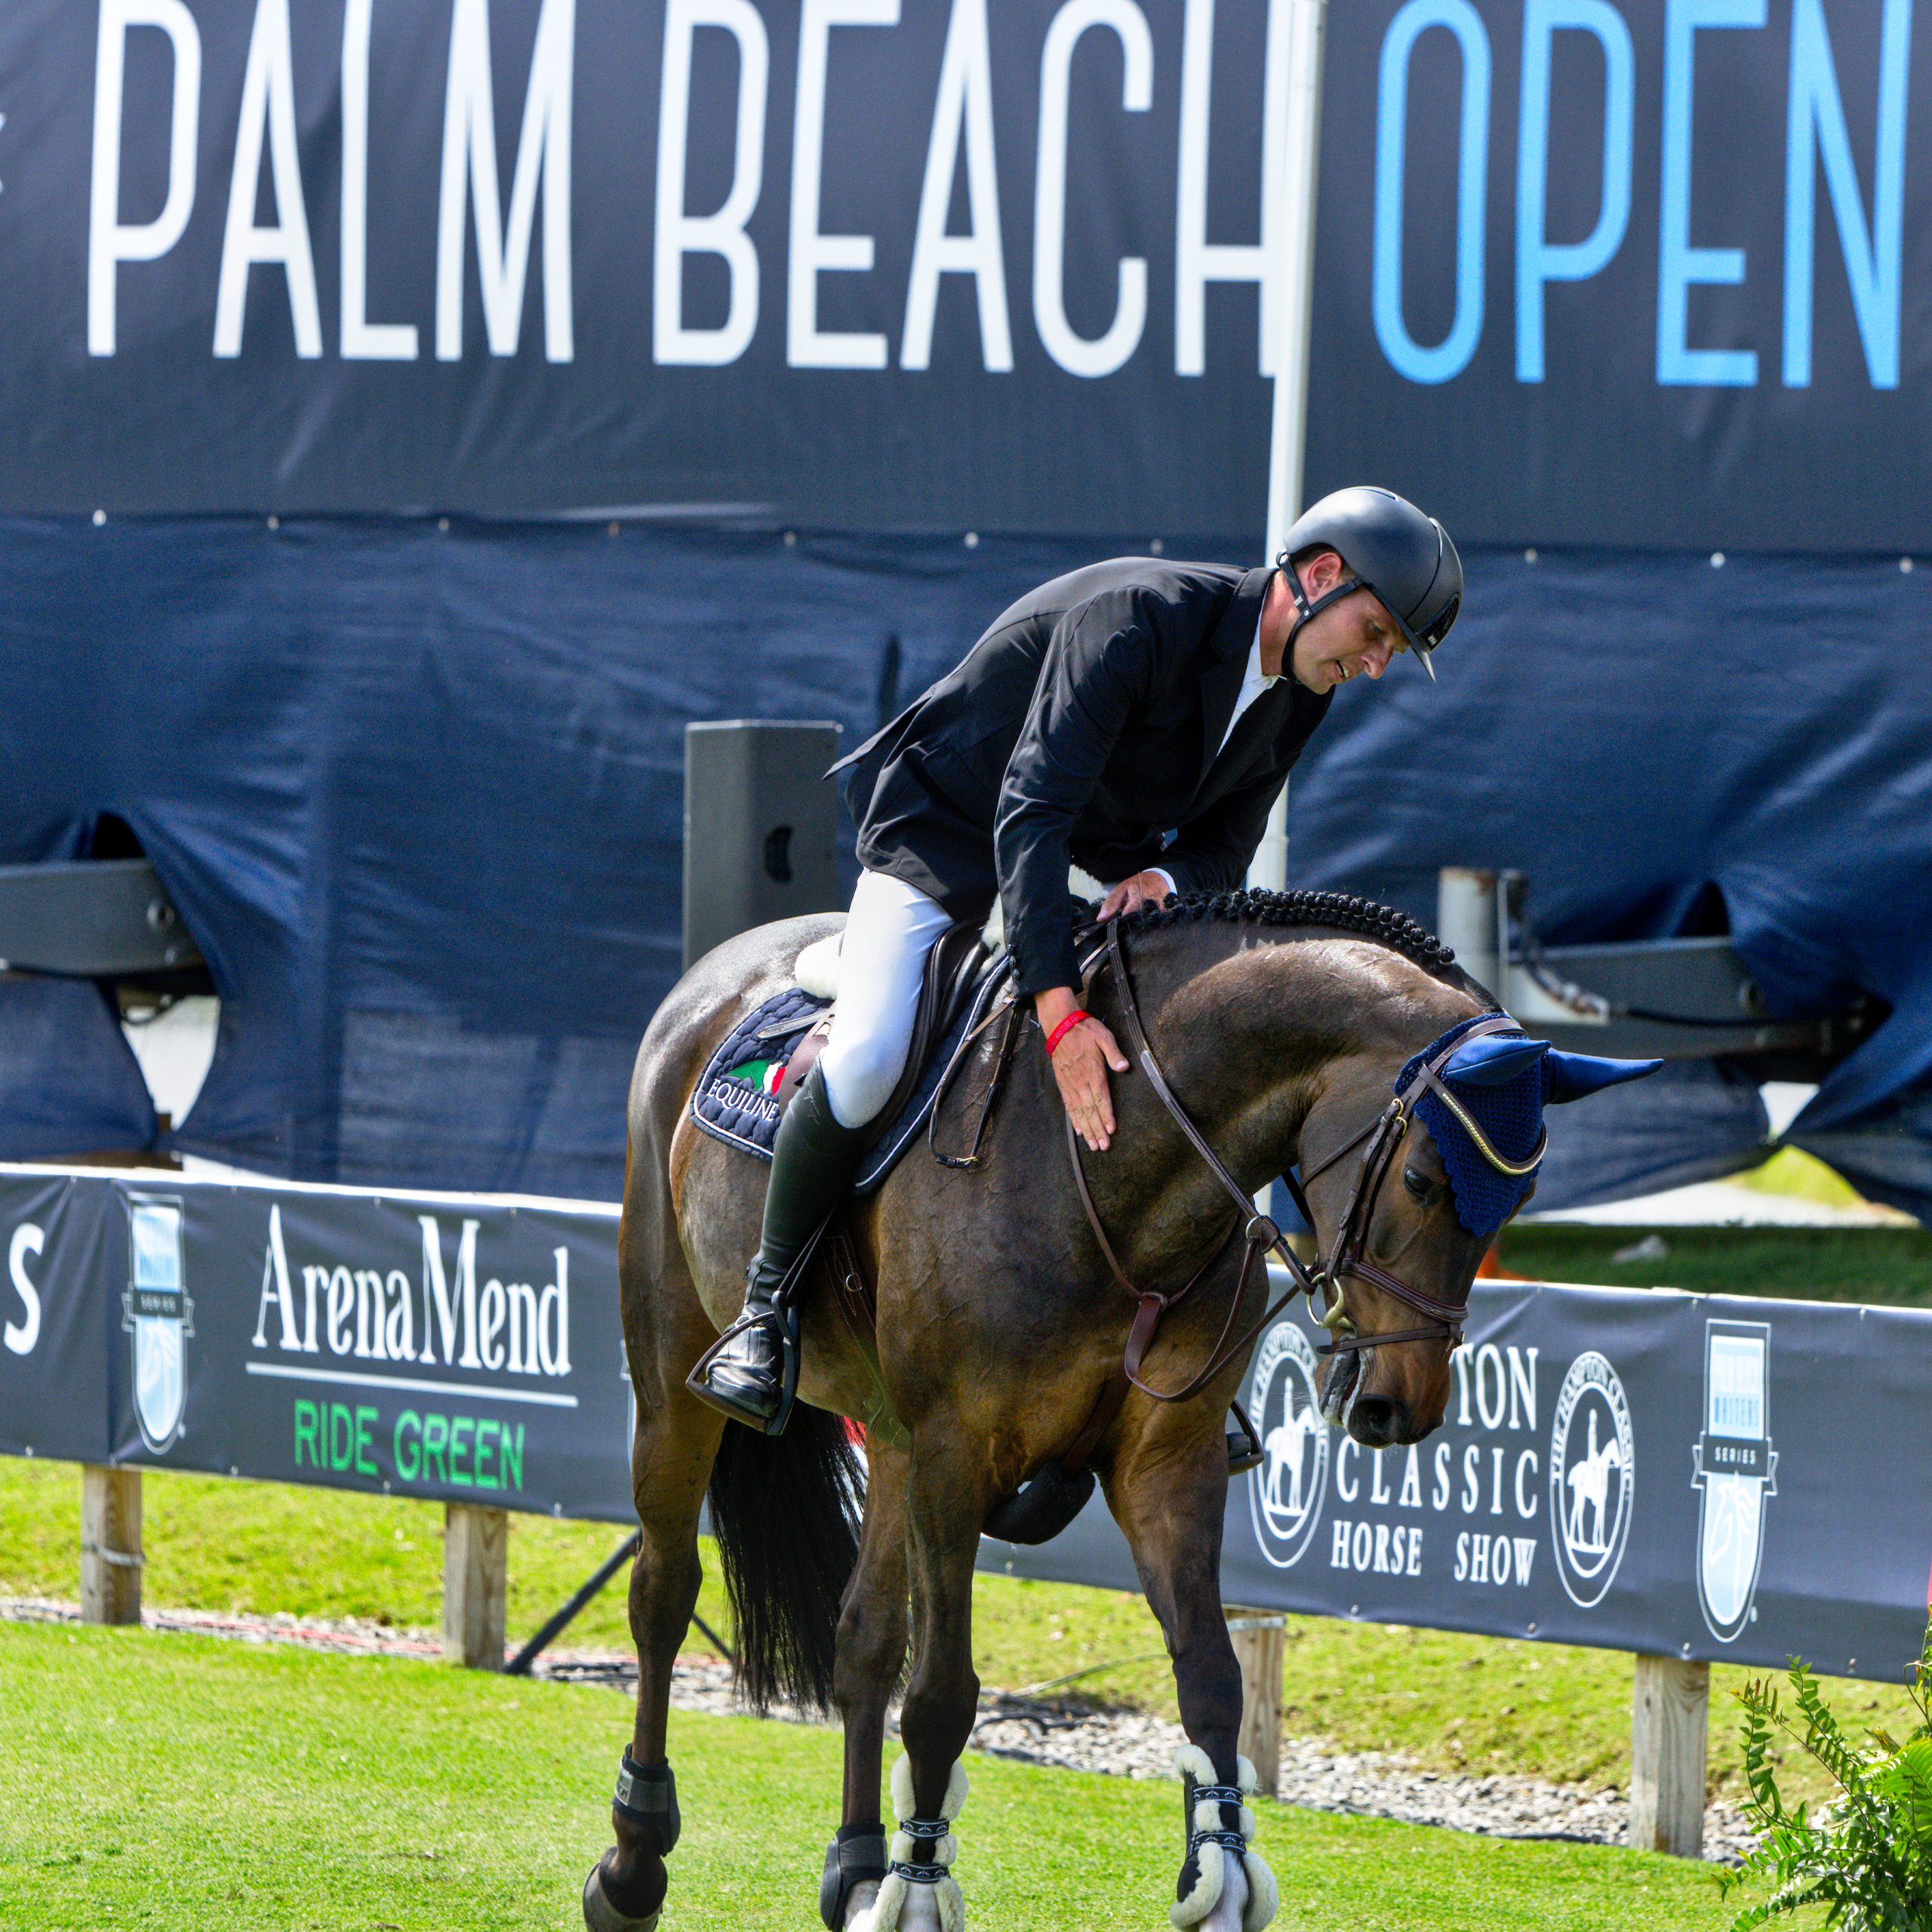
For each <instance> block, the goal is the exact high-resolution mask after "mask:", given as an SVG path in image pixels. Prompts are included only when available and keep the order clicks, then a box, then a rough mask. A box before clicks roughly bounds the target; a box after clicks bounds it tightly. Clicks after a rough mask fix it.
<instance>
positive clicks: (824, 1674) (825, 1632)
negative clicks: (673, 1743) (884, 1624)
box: [711, 1402, 865, 1711]
mask: <svg viewBox="0 0 1932 1932" xmlns="http://www.w3.org/2000/svg"><path fill="white" fill-rule="evenodd" d="M864 1497H865V1470H864V1466H863V1464H862V1463H860V1460H859V1455H858V1451H857V1449H856V1448H855V1447H854V1446H853V1443H852V1441H851V1438H850V1436H849V1435H848V1434H847V1433H846V1427H845V1423H844V1419H843V1418H842V1417H838V1416H835V1415H829V1414H827V1413H826V1411H824V1410H823V1409H815V1408H812V1407H808V1405H807V1404H804V1403H803V1402H801V1403H799V1404H798V1406H797V1407H795V1409H793V1411H792V1418H791V1421H790V1423H789V1425H788V1426H787V1427H786V1431H785V1432H784V1434H783V1435H777V1436H771V1435H758V1434H757V1433H756V1432H754V1431H752V1430H751V1429H746V1428H745V1427H743V1426H742V1425H740V1423H735V1422H734V1423H726V1425H725V1426H724V1440H723V1441H721V1443H720V1444H718V1460H716V1462H715V1463H713V1464H712V1471H711V1527H712V1531H713V1532H714V1533H715V1535H716V1536H717V1538H718V1555H719V1556H720V1558H721V1559H722V1561H723V1564H724V1587H725V1589H726V1591H727V1592H728V1593H729V1595H730V1596H731V1614H732V1616H733V1617H734V1620H735V1621H736V1623H737V1644H738V1687H739V1689H740V1691H741V1692H742V1693H743V1695H744V1697H746V1700H748V1701H749V1703H751V1705H752V1707H753V1708H754V1709H757V1710H760V1711H762V1710H764V1709H765V1708H766V1707H767V1706H768V1705H770V1704H771V1703H773V1702H774V1700H780V1701H783V1702H784V1703H791V1704H795V1705H798V1706H801V1708H804V1709H809V1710H817V1711H825V1710H828V1709H829V1708H830V1706H831V1703H832V1664H833V1662H834V1660H835V1656H836V1654H837V1649H838V1612H839V1607H840V1605H841V1602H842V1601H843V1600H844V1595H845V1586H847V1584H848V1583H850V1582H851V1580H852V1571H853V1570H854V1567H855V1566H856V1565H857V1562H858V1558H859V1520H860V1514H861V1512H862V1510H863V1504H864Z"/></svg>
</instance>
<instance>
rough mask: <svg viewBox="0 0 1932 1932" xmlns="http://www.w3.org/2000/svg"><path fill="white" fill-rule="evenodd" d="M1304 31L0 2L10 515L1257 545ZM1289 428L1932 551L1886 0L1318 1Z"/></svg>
mask: <svg viewBox="0 0 1932 1932" xmlns="http://www.w3.org/2000/svg"><path fill="white" fill-rule="evenodd" d="M1304 4H1307V0H1140V4H1137V0H1001V4H1000V5H998V6H994V5H990V4H989V0H758V4H755V5H754V4H753V0H661V4H660V3H659V0H653V4H651V5H639V4H637V0H383V4H382V5H380V6H377V5H375V4H374V0H308V4H304V5H301V6H299V7H291V5H290V0H251V4H249V5H241V4H238V0H96V4H93V5H79V4H76V3H75V0H11V4H10V5H8V7H7V8H5V10H4V11H0V115H4V116H5V124H4V127H0V182H4V186H5V196H4V199H0V446H4V447H5V449H6V451H7V452H8V455H7V459H6V461H5V463H4V465H0V511H14V512H91V511H92V510H94V509H97V508H104V509H107V510H109V512H118V511H157V510H174V511H186V512H204V511H209V510H223V509H232V510H251V511H257V512H288V511H295V510H312V511H323V512H358V511H372V510H398V509H425V508H428V509H474V510H480V511H484V512H492V513H495V512H526V513H527V512H609V511H616V510H627V511H646V510H651V511H661V512H672V511H675V512H683V513H687V514H700V515H712V516H716V515H723V514H730V513H751V514H755V515H764V516H770V517H774V518H783V519H785V520H786V521H800V522H804V523H807V524H809V525H814V526H816V527H818V528H826V527H833V528H866V529H872V530H886V529H900V530H903V529H926V530H932V529H953V530H958V529H962V528H974V529H977V530H1002V531H1026V532H1033V533H1038V532H1059V533H1063V534H1085V533H1100V532H1108V533H1113V534H1118V533H1120V532H1122V531H1144V532H1146V533H1147V534H1149V535H1152V534H1156V533H1159V534H1165V535H1167V536H1168V537H1174V536H1176V535H1177V534H1186V533H1201V532H1206V531H1222V532H1229V531H1254V532H1256V533H1257V534H1258V532H1259V530H1260V524H1261V521H1262V515H1263V497H1264V494H1265V460H1264V459H1265V448H1266V423H1267V416H1268V408H1269V384H1268V383H1267V382H1266V380H1264V378H1265V377H1266V376H1267V375H1269V374H1271V373H1272V368H1271V361H1272V343H1273V341H1274V339H1275V337H1274V325H1275V322H1276V321H1278V317H1277V316H1276V315H1275V300H1276V298H1277V296H1278V292H1279V288H1278V278H1277V274H1276V271H1277V270H1278V268H1279V266H1280V265H1281V262H1282V260H1283V259H1284V252H1285V251H1284V248H1282V246H1281V237H1282V235H1283V233H1284V223H1285V220H1286V218H1287V210H1286V207H1285V195H1286V188H1285V171H1284V162H1283V156H1284V153H1285V151H1286V117H1287V100H1288V87H1287V46H1288V38H1289V34H1288V20H1289V17H1290V14H1291V11H1292V10H1293V9H1294V7H1295V6H1297V5H1304ZM1329 11H1330V14H1331V20H1330V28H1329V38H1330V45H1329V54H1328V63H1327V90H1326V100H1325V106H1324V140H1323V151H1322V156H1321V211H1320V220H1319V241H1318V258H1317V269H1318V287H1317V293H1316V298H1315V354H1314V368H1313V377H1312V398H1311V420H1310V430H1309V475H1310V481H1311V483H1312V485H1313V487H1315V488H1323V487H1327V486H1329V485H1334V484H1336V483H1337V482H1341V481H1356V480H1359V479H1360V478H1363V477H1365V476H1374V477H1375V478H1377V479H1379V480H1382V481H1387V482H1389V483H1392V484H1393V485H1396V486H1397V487H1398V488H1404V489H1406V490H1407V491H1409V492H1410V493H1411V494H1414V495H1415V496H1417V497H1419V498H1420V499H1422V500H1425V501H1426V502H1427V503H1429V505H1430V506H1432V508H1435V509H1438V510H1439V511H1440V512H1441V514H1442V515H1444V517H1445V518H1447V520H1448V521H1449V522H1450V523H1451V526H1452V528H1454V530H1455V531H1456V532H1457V535H1458V536H1459V537H1462V538H1463V539H1465V540H1474V541H1491V542H1502V543H1517V544H1524V543H1538V542H1541V543H1557V542H1579V543H1604V542H1611V543H1626V544H1640V545H1661V546H1684V545H1694V546H1700V547H1703V548H1709V547H1711V546H1713V545H1730V546H1734V547H1736V548H1740V549H1742V548H1745V547H1749V546H1758V547H1798V548H1803V549H1812V550H1817V549H1830V548H1848V549H1891V550H1893V551H1894V552H1900V551H1909V550H1911V549H1914V548H1927V549H1932V454H1928V452H1932V434H1928V431H1932V415H1928V408H1932V383H1928V377H1932V325H1928V317H1927V312H1926V309H1925V305H1924V303H1923V302H1922V301H1915V303H1912V304H1909V305H1908V304H1906V303H1905V302H1904V300H1903V297H1904V293H1905V291H1906V290H1908V289H1918V288H1922V287H1924V285H1925V284H1926V281H1927V273H1928V272H1932V205H1928V203H1929V202H1932V158H1928V156H1932V146H1928V143H1927V139H1926V137H1924V136H1923V134H1922V132H1921V131H1922V130H1923V129H1924V128H1925V127H1926V125H1927V103H1926V102H1925V101H1924V100H1923V99H1922V98H1918V99H1916V100H1915V97H1922V96H1923V94H1924V91H1925V87H1926V85H1927V74H1928V71H1929V70H1928V63H1927V57H1926V56H1925V55H1924V54H1923V53H1922V52H1915V48H1914V45H1913V42H1912V0H1869V4H1868V5H1863V6H1860V7H1849V6H1844V5H1835V6H1832V7H1829V8H1828V7H1827V6H1826V4H1825V0H1789V4H1787V0H1778V4H1777V5H1776V6H1775V7H1774V6H1772V5H1770V4H1769V0H1347V4H1346V5H1335V6H1334V7H1332V8H1330V9H1329Z"/></svg>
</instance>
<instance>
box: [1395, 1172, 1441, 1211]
mask: <svg viewBox="0 0 1932 1932" xmlns="http://www.w3.org/2000/svg"><path fill="white" fill-rule="evenodd" d="M1402 1185H1403V1186H1404V1187H1406V1188H1407V1189H1408V1190H1409V1192H1410V1194H1411V1196H1412V1197H1413V1198H1414V1199H1416V1200H1417V1201H1420V1202H1421V1203H1422V1204H1423V1206H1424V1207H1427V1206H1428V1205H1429V1203H1430V1202H1431V1201H1433V1200H1434V1199H1435V1197H1436V1196H1437V1195H1438V1194H1440V1193H1441V1192H1442V1186H1441V1183H1440V1182H1439V1181H1435V1180H1431V1179H1430V1178H1429V1176H1428V1175H1427V1174H1420V1173H1418V1172H1417V1171H1416V1169H1414V1168H1404V1169H1403V1170H1402Z"/></svg>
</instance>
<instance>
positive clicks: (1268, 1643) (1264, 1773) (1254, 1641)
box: [1228, 1611, 1287, 1798]
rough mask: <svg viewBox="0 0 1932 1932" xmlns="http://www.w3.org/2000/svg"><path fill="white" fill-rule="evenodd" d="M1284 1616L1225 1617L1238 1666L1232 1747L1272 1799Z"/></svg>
mask: <svg viewBox="0 0 1932 1932" xmlns="http://www.w3.org/2000/svg"><path fill="white" fill-rule="evenodd" d="M1228 1629H1229V1633H1230V1635H1232V1638H1233V1640H1234V1647H1235V1657H1236V1658H1237V1659H1238V1660H1239V1662H1240V1664H1241V1734H1240V1736H1239V1737H1238V1738H1237V1739H1236V1740H1235V1749H1236V1750H1237V1751H1238V1752H1240V1753H1241V1755H1242V1756H1243V1757H1244V1758H1247V1760H1248V1761H1249V1762H1250V1763H1251V1764H1253V1765H1254V1774H1255V1776H1256V1777H1257V1779H1258V1780H1260V1786H1261V1790H1262V1793H1263V1795H1264V1796H1265V1797H1268V1798H1272V1797H1273V1796H1274V1795H1275V1786H1276V1785H1277V1784H1278V1782H1279V1781H1280V1779H1281V1670H1282V1666H1283V1664H1284V1661H1285V1659H1286V1654H1287V1619H1286V1618H1285V1617H1281V1616H1279V1615H1271V1614H1268V1613H1267V1612H1265V1611H1247V1612H1243V1613H1241V1614H1238V1615H1236V1616H1233V1617H1229V1619H1228Z"/></svg>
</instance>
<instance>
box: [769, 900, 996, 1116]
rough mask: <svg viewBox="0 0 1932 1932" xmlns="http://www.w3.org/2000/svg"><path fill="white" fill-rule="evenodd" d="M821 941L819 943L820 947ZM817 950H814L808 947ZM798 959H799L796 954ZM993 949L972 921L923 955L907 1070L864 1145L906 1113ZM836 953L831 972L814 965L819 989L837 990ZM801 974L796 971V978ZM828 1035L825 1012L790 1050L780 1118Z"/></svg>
mask: <svg viewBox="0 0 1932 1932" xmlns="http://www.w3.org/2000/svg"><path fill="white" fill-rule="evenodd" d="M820 944H823V941H821V942H820ZM816 950H817V949H816V948H810V949H808V951H816ZM800 957H801V961H802V960H803V958H804V955H800ZM992 958H993V955H992V949H991V948H990V947H989V946H988V945H987V944H986V941H985V940H983V939H982V938H981V937H980V928H979V926H978V924H977V923H975V922H974V921H970V920H967V921H961V922H960V923H959V924H956V925H952V926H949V927H947V928H946V931H944V932H943V933H942V934H940V937H939V942H938V943H937V945H936V946H934V948H933V949H932V951H931V952H929V953H928V954H927V955H926V971H925V975H924V977H923V978H922V979H921V980H920V982H919V1003H918V1008H917V1009H916V1011H915V1013H914V1015H913V1020H912V1046H911V1048H910V1049H909V1051H908V1052H907V1054H906V1069H905V1071H904V1072H903V1073H901V1074H900V1076H899V1084H898V1085H897V1086H896V1087H895V1088H894V1089H893V1090H892V1094H891V1098H890V1099H889V1100H887V1102H886V1103H885V1105H884V1106H883V1107H881V1109H879V1111H878V1117H877V1118H876V1119H875V1120H874V1121H873V1122H872V1129H871V1131H870V1133H869V1136H868V1137H867V1141H866V1144H867V1146H875V1145H876V1144H877V1143H878V1141H879V1140H881V1139H882V1138H883V1137H884V1134H885V1132H886V1130H887V1129H888V1128H890V1127H891V1126H892V1125H893V1124H894V1123H895V1122H897V1120H898V1118H899V1117H900V1115H901V1114H903V1112H905V1111H906V1105H907V1103H908V1102H909V1101H910V1100H911V1099H912V1096H913V1094H915V1092H917V1091H918V1088H919V1086H920V1084H921V1080H922V1079H923V1078H924V1075H925V1072H926V1069H927V1063H928V1061H929V1060H931V1058H932V1056H933V1049H934V1048H935V1047H936V1046H937V1045H938V1044H939V1043H940V1041H943V1040H944V1039H946V1038H948V1036H949V1035H950V1034H951V1033H952V1031H953V1028H954V1026H955V1023H956V1022H957V1021H958V1020H960V1019H961V1017H962V1016H963V1015H964V1013H965V1011H966V1009H967V1008H968V1006H970V1005H971V1004H972V1001H973V998H974V994H975V993H977V992H978V991H979V989H980V982H981V981H982V980H983V979H984V978H985V977H986V971H987V969H988V968H989V966H990V965H991V964H992ZM836 959H837V955H836V954H833V955H831V960H832V965H833V970H832V972H831V973H830V974H829V975H827V974H826V971H825V968H826V961H825V959H824V958H823V956H821V958H820V959H819V960H817V961H814V965H816V966H817V968H818V976H817V984H818V985H820V986H823V985H824V984H825V983H826V977H829V979H830V980H831V982H832V988H833V991H834V992H836V989H837V972H836V967H835V962H836ZM801 977H804V974H802V973H801ZM831 1032H832V1012H831V1009H830V1008H826V1011H825V1012H824V1013H823V1014H822V1015H821V1016H820V1018H819V1019H818V1020H817V1021H816V1022H815V1023H814V1025H813V1026H812V1028H811V1031H810V1032H808V1033H807V1034H806V1035H805V1037H804V1038H803V1039H802V1040H801V1041H799V1042H798V1044H797V1046H795V1048H792V1057H791V1059H790V1060H789V1062H788V1063H787V1064H786V1069H785V1075H784V1078H783V1080H782V1081H780V1083H779V1088H778V1094H777V1100H778V1108H779V1112H780V1114H783V1112H784V1109H785V1108H786V1105H787V1103H789V1101H790V1100H791V1098H792V1095H793V1094H795V1093H796V1092H797V1091H798V1088H800V1087H801V1085H802V1084H804V1078H805V1075H807V1074H808V1073H809V1072H811V1070H812V1069H813V1067H814V1066H816V1065H817V1063H818V1057H819V1055H820V1054H821V1053H823V1051H825V1043H826V1039H827V1038H829V1036H830V1034H831Z"/></svg>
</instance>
